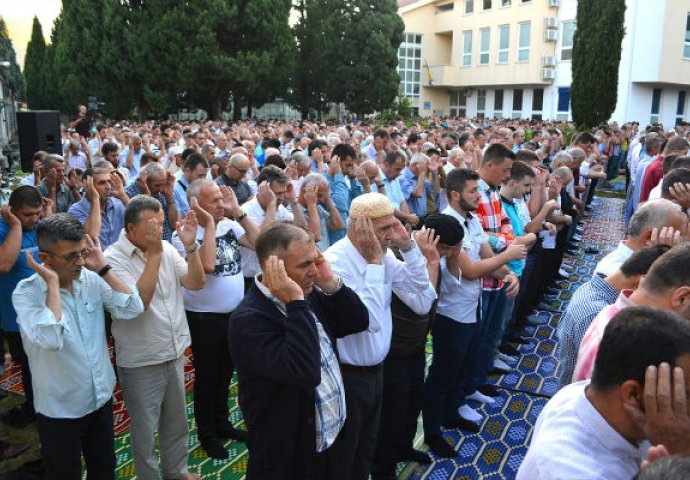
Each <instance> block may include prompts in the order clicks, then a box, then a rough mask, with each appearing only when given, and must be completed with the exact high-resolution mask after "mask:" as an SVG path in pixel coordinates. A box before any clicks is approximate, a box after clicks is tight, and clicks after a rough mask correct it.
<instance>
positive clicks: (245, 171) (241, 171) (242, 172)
mask: <svg viewBox="0 0 690 480" xmlns="http://www.w3.org/2000/svg"><path fill="white" fill-rule="evenodd" d="M230 166H231V167H232V168H234V169H235V170H237V171H238V172H240V173H241V174H242V175H244V174H245V173H247V172H248V171H249V169H248V168H244V169H242V168H237V167H236V166H234V165H230Z"/></svg>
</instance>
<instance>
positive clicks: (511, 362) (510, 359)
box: [496, 352, 518, 365]
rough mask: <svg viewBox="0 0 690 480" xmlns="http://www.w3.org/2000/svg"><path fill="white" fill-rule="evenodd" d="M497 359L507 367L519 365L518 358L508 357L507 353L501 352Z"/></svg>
mask: <svg viewBox="0 0 690 480" xmlns="http://www.w3.org/2000/svg"><path fill="white" fill-rule="evenodd" d="M496 358H497V359H499V360H500V361H502V362H504V363H505V364H506V365H515V363H517V360H518V359H517V358H515V357H511V356H510V355H506V354H505V353H502V352H499V353H498V354H497V355H496Z"/></svg>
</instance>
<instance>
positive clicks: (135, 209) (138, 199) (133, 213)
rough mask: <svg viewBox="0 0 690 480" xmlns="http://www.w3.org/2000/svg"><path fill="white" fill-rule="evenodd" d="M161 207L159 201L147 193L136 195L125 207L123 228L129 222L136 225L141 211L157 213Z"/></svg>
mask: <svg viewBox="0 0 690 480" xmlns="http://www.w3.org/2000/svg"><path fill="white" fill-rule="evenodd" d="M161 209H162V207H161V202H159V201H158V200H156V199H155V198H153V197H149V196H148V195H136V196H135V197H134V198H132V199H131V200H130V201H129V202H127V206H126V207H125V229H126V228H127V225H129V224H130V223H131V224H133V225H137V224H138V223H139V221H140V220H141V214H142V212H144V211H146V210H148V211H150V212H154V213H158V212H160V211H161Z"/></svg>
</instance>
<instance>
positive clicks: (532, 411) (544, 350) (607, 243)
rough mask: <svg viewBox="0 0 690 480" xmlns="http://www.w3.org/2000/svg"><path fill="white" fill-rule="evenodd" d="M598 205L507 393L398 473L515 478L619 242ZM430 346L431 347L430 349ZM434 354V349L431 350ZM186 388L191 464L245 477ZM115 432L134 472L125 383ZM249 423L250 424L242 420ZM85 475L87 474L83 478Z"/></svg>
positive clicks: (618, 214)
mask: <svg viewBox="0 0 690 480" xmlns="http://www.w3.org/2000/svg"><path fill="white" fill-rule="evenodd" d="M592 205H593V207H594V209H593V211H592V215H591V218H590V219H589V220H587V224H586V229H585V233H584V235H583V242H582V243H583V245H591V246H593V247H596V248H597V249H599V253H598V254H596V255H592V254H581V256H579V257H576V258H574V259H571V261H570V262H571V264H572V265H573V266H574V267H575V269H574V271H573V273H572V274H571V276H570V277H569V278H568V279H566V280H563V281H562V283H563V285H562V286H563V289H562V290H561V292H560V293H559V295H558V296H557V297H555V298H552V299H550V302H549V305H548V307H549V310H543V311H539V312H538V318H539V321H540V324H539V325H538V326H536V327H529V328H530V329H531V333H532V337H531V339H530V342H529V343H528V344H525V345H521V346H520V347H519V350H520V351H521V353H522V357H521V358H520V361H519V363H518V364H517V366H516V368H515V370H514V371H512V372H511V373H509V374H506V375H501V376H493V377H492V378H491V381H492V382H493V383H494V384H495V385H496V386H497V387H499V390H500V392H501V396H500V397H499V398H497V399H496V400H497V401H496V402H495V403H494V404H492V405H488V406H482V405H480V404H475V405H473V406H474V407H478V408H477V409H478V411H479V412H480V413H481V414H482V415H484V421H483V424H482V428H481V431H480V433H478V434H469V435H468V434H464V433H462V432H460V431H458V430H448V431H446V432H445V435H446V438H447V439H449V440H452V441H453V443H454V444H455V446H456V450H457V451H458V455H457V457H456V458H453V459H439V458H437V457H435V456H434V458H435V460H436V461H435V462H433V463H432V464H430V465H423V466H420V465H417V464H399V465H398V478H399V479H410V480H417V479H420V480H421V479H429V480H445V479H463V480H473V479H507V480H508V479H513V478H515V474H516V472H517V469H518V468H519V466H520V463H521V462H522V460H523V458H524V455H525V452H526V451H527V446H528V445H529V439H530V435H531V432H532V428H533V426H534V422H535V421H536V419H537V416H538V415H539V413H540V412H541V409H542V408H543V407H544V405H545V404H546V402H547V401H548V399H549V398H550V397H551V396H552V395H553V394H554V393H555V392H556V389H557V385H558V380H557V377H556V375H557V369H558V368H559V367H558V360H557V359H556V358H555V354H556V342H557V339H556V338H555V331H556V325H557V324H558V320H559V318H560V314H561V313H560V311H561V309H562V308H563V307H564V305H565V304H566V303H567V301H568V299H569V298H570V296H571V295H572V292H573V291H574V290H575V288H577V287H578V286H579V285H581V284H582V283H583V282H586V281H587V280H588V279H589V278H590V276H591V272H592V271H593V269H594V266H595V265H596V263H597V261H598V259H599V258H601V257H602V256H603V255H605V254H606V253H608V252H609V251H611V250H612V249H613V248H615V245H616V243H617V242H618V240H620V239H621V238H622V235H623V231H624V224H623V222H622V209H623V201H622V200H620V199H618V198H605V197H604V196H600V197H597V198H595V199H594V201H593V203H592ZM429 353H430V352H429ZM429 359H430V355H429ZM185 374H186V375H185V377H186V383H187V388H188V393H187V415H188V417H189V425H190V436H189V464H190V470H191V471H192V472H195V473H199V474H200V475H201V476H202V478H204V479H217V480H221V479H223V480H230V479H232V480H235V479H241V478H244V473H245V472H246V466H247V450H246V448H245V446H244V444H242V443H238V442H234V441H228V442H227V443H226V445H225V446H226V447H227V448H228V450H229V452H230V458H229V459H228V460H224V461H219V460H213V459H210V458H208V457H207V456H206V454H205V453H204V452H203V450H201V449H200V447H199V442H198V439H197V436H196V425H195V421H194V414H193V408H192V401H193V394H192V393H191V391H189V390H191V387H192V385H193V381H194V371H193V368H191V365H190V366H188V367H187V369H186V372H185ZM0 388H7V389H10V390H13V391H15V392H20V391H21V381H20V377H19V372H18V370H17V369H16V368H13V369H10V370H9V371H8V372H6V373H5V375H4V376H3V377H0ZM230 394H231V395H230V409H231V420H232V421H233V423H234V424H235V425H238V423H239V425H242V423H241V413H240V411H239V407H238V405H237V383H236V379H234V381H233V384H232V385H231V387H230ZM115 399H116V403H115V407H114V410H115V422H116V424H115V429H116V432H117V433H118V435H117V437H116V439H115V447H116V458H117V465H118V467H117V475H116V478H118V479H132V478H135V476H134V464H133V462H132V454H131V449H130V445H129V433H128V431H127V430H128V427H129V418H128V417H127V414H126V410H125V408H124V405H123V403H122V396H121V394H120V392H119V390H118V391H117V392H116V394H115ZM419 427H420V428H419V431H418V435H417V437H416V438H415V446H416V447H417V448H419V449H421V450H425V451H426V450H428V449H427V447H426V445H424V443H423V438H422V434H421V419H420V423H419ZM243 428H244V427H243ZM84 478H86V477H84Z"/></svg>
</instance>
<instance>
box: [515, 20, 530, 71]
mask: <svg viewBox="0 0 690 480" xmlns="http://www.w3.org/2000/svg"><path fill="white" fill-rule="evenodd" d="M531 33H532V23H531V22H523V23H521V24H520V38H519V43H518V62H527V61H529V42H530V36H531Z"/></svg>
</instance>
